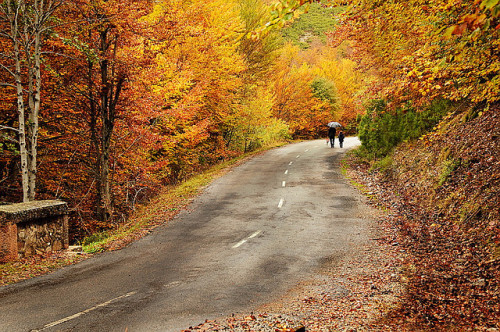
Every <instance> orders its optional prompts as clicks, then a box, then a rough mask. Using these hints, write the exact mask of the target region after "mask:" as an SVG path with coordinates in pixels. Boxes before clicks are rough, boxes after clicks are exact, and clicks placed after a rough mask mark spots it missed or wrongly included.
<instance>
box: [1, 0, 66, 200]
mask: <svg viewBox="0 0 500 332" xmlns="http://www.w3.org/2000/svg"><path fill="white" fill-rule="evenodd" d="M63 2H64V0H45V1H44V0H34V1H25V0H18V1H16V0H5V1H3V2H2V3H1V4H0V25H1V28H2V29H1V30H0V38H2V39H4V43H5V44H6V45H7V47H4V48H3V50H2V51H1V52H0V68H1V69H2V70H3V71H4V72H6V77H10V80H7V81H6V82H2V83H1V85H2V86H3V87H5V88H7V89H9V91H10V92H11V93H15V95H16V105H17V113H18V127H17V128H14V127H8V126H1V127H0V129H2V130H12V131H14V132H16V133H17V134H18V135H17V136H18V140H17V143H18V146H19V154H20V157H21V176H22V188H23V201H24V202H26V201H31V200H34V199H35V189H36V172H37V145H38V130H39V124H38V114H39V111H40V103H41V90H42V78H41V77H42V75H41V64H42V48H43V45H44V41H45V38H46V37H47V35H48V33H49V31H50V29H51V28H52V27H51V24H50V19H51V17H52V15H53V14H54V12H55V11H56V10H57V9H58V8H59V7H60V6H61V5H62V3H63Z"/></svg>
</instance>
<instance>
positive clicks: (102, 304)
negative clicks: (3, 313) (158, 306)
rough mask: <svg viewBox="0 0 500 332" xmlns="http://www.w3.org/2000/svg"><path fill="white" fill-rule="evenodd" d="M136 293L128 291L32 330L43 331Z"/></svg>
mask: <svg viewBox="0 0 500 332" xmlns="http://www.w3.org/2000/svg"><path fill="white" fill-rule="evenodd" d="M136 293H137V292H136V291H134V292H129V293H127V294H125V295H122V296H118V297H115V298H114V299H112V300H109V301H106V302H104V303H101V304H98V305H96V306H95V307H92V308H89V309H87V310H84V311H81V312H79V313H76V314H74V315H71V316H68V317H66V318H63V319H60V320H58V321H55V322H53V323H50V324H46V325H44V326H43V327H42V328H41V329H39V330H34V331H35V332H36V331H43V330H46V329H48V328H51V327H54V326H57V325H59V324H62V323H66V322H68V321H70V320H73V319H75V318H78V317H80V316H83V315H85V314H87V313H89V312H91V311H94V310H96V309H99V308H102V307H105V306H108V305H110V304H111V303H112V302H115V301H117V300H120V299H123V298H126V297H129V296H132V295H134V294H136Z"/></svg>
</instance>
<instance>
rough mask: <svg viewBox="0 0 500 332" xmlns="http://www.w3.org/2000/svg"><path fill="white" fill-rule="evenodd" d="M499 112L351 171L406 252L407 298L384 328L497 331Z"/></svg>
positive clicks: (442, 128)
mask: <svg viewBox="0 0 500 332" xmlns="http://www.w3.org/2000/svg"><path fill="white" fill-rule="evenodd" d="M499 125H500V107H499V105H496V106H494V107H491V108H490V109H489V110H485V111H482V112H477V111H467V112H464V113H458V114H452V115H450V116H448V117H447V118H446V119H445V120H444V121H443V122H442V123H441V124H440V125H439V126H438V128H436V131H435V132H433V133H431V134H429V135H427V136H426V137H423V138H422V139H420V140H419V141H417V142H412V143H407V144H405V145H403V146H401V147H400V148H398V149H397V150H396V151H395V153H394V155H393V156H392V158H388V159H386V160H385V162H384V163H382V165H383V169H379V170H378V171H374V172H373V171H372V172H370V171H368V167H367V165H364V166H363V165H359V164H358V165H357V170H358V174H359V175H360V176H361V177H362V178H364V180H365V183H366V184H367V185H368V186H369V187H370V188H371V189H370V190H372V192H373V194H374V195H376V196H377V197H378V199H379V202H380V204H381V205H384V206H385V207H386V208H390V209H391V210H392V211H395V213H397V214H398V217H397V218H394V220H393V226H394V228H395V229H397V230H398V232H397V234H398V237H399V241H400V245H401V246H402V247H404V249H405V250H406V251H407V253H408V258H407V259H406V262H405V269H406V273H405V276H406V278H407V294H406V296H405V298H404V299H403V302H402V304H401V307H400V308H399V309H398V310H395V311H394V312H393V313H392V318H390V319H389V321H388V322H387V323H390V325H394V324H398V325H400V326H401V328H402V329H407V330H431V329H432V330H475V329H477V330H487V331H498V329H499V328H500V298H499V296H500V264H499V263H500V210H499V206H500V202H499V197H500V158H499V154H500V139H499V136H500V128H499Z"/></svg>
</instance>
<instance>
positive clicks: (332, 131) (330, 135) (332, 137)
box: [328, 127, 337, 148]
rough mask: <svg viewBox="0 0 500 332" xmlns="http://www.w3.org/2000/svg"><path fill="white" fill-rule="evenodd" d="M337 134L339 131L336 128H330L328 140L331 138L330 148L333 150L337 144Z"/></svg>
mask: <svg viewBox="0 0 500 332" xmlns="http://www.w3.org/2000/svg"><path fill="white" fill-rule="evenodd" d="M336 133H337V129H335V127H330V129H328V138H330V146H331V147H332V148H333V145H334V143H335V134H336Z"/></svg>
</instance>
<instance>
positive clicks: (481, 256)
mask: <svg viewBox="0 0 500 332" xmlns="http://www.w3.org/2000/svg"><path fill="white" fill-rule="evenodd" d="M499 32H500V1H499V0H435V1H428V0H386V1H378V0H344V1H340V0H323V1H316V0H280V1H274V0H189V1H184V0H159V1H144V0H142V1H141V0H1V1H0V151H1V153H0V202H1V203H11V202H23V201H31V200H42V199H60V200H64V201H66V202H68V203H69V207H70V235H71V241H72V242H73V243H79V242H81V241H83V240H84V239H85V238H86V237H89V236H92V235H93V234H96V233H99V232H103V231H109V230H114V229H117V228H119V227H120V225H123V224H125V223H126V222H127V220H128V218H129V217H130V216H131V215H132V214H133V212H134V211H136V210H137V209H138V207H139V206H143V205H145V204H147V203H148V202H151V201H152V200H153V201H154V200H155V197H158V194H160V193H161V192H162V191H163V190H164V188H166V187H167V188H170V187H173V186H176V185H179V184H182V183H184V181H186V180H187V179H189V178H191V177H192V176H194V175H196V174H199V173H201V172H203V171H205V170H207V169H209V168H210V167H212V166H214V165H219V164H221V163H223V162H225V161H228V160H234V158H237V157H239V156H243V155H245V154H247V153H251V152H255V151H258V150H259V149H266V148H269V147H273V146H277V145H279V144H284V143H286V142H290V141H294V140H301V139H316V138H324V137H325V136H326V131H327V127H326V123H328V122H329V121H338V122H340V123H342V125H343V127H344V129H345V130H346V132H347V134H348V135H356V136H358V137H359V139H360V140H361V143H362V145H361V147H360V148H359V149H357V150H356V151H355V152H354V153H353V155H352V156H351V158H354V159H356V161H355V162H352V161H350V162H349V163H351V162H352V165H351V166H352V168H353V169H358V170H359V169H363V172H364V173H363V174H364V175H361V177H363V176H364V177H366V178H367V179H368V180H367V181H366V183H367V184H366V185H367V186H369V185H373V184H374V183H378V187H376V188H375V189H371V190H372V191H370V192H371V193H372V192H376V191H380V192H381V194H380V195H381V198H380V200H381V201H382V202H386V203H387V204H388V206H389V207H384V208H385V209H389V208H393V207H394V206H398V207H401V211H402V212H401V211H400V214H401V216H400V219H398V220H397V221H393V223H391V224H390V225H389V226H388V227H389V229H390V232H394V238H393V239H392V240H390V241H389V240H387V241H388V242H389V243H396V244H395V246H400V245H401V246H402V248H403V249H402V251H404V252H405V255H407V257H406V258H405V259H404V262H403V264H402V266H403V267H402V269H404V273H403V274H404V275H405V278H406V279H405V280H406V282H405V284H404V287H405V290H406V295H405V297H404V298H403V299H401V303H402V304H401V305H400V307H399V308H397V309H395V310H393V311H391V312H390V313H389V314H388V316H387V317H388V318H387V320H386V321H383V322H378V324H379V325H378V326H379V327H380V326H382V327H384V326H386V325H384V324H388V325H391V326H401V327H402V328H403V327H404V328H406V329H407V330H416V329H417V330H418V329H422V328H423V329H424V330H434V329H435V330H457V329H458V330H469V329H472V328H477V330H486V331H488V328H491V329H490V331H497V330H498V329H497V328H498V326H499V325H498V324H499V322H498V317H500V307H499V303H500V299H499V295H498V294H499V293H498V289H499V280H500V275H499V273H500V272H499V271H500V268H499V264H500V263H499V262H500V260H499V259H500V249H499V248H500V222H499V220H500V209H499V207H500V204H499V202H498V197H499V195H500V194H499V187H500V182H499V181H500V178H499V174H500V173H499V169H500V162H499V160H498V151H499V140H498V125H499V114H500V106H499V105H500V103H499V101H500V61H499V60H500V59H499V58H500V38H499ZM373 186H375V185H373ZM380 188H383V189H380ZM373 195H375V194H373ZM398 248H399V247H398ZM328 319H331V317H328ZM381 330H384V329H383V328H381Z"/></svg>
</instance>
